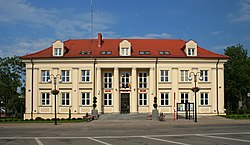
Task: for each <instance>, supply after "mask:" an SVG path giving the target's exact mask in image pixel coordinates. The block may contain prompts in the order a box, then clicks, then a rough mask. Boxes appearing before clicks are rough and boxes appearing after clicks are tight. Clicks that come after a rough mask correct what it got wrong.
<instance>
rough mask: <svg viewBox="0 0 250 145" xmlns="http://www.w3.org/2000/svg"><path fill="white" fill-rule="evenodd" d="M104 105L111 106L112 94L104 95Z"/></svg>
mask: <svg viewBox="0 0 250 145" xmlns="http://www.w3.org/2000/svg"><path fill="white" fill-rule="evenodd" d="M104 105H105V106H111V105H112V94H104Z"/></svg>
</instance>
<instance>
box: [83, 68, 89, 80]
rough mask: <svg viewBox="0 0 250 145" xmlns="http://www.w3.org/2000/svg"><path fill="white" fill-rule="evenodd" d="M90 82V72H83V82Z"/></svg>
mask: <svg viewBox="0 0 250 145" xmlns="http://www.w3.org/2000/svg"><path fill="white" fill-rule="evenodd" d="M89 81H90V71H89V70H82V82H89Z"/></svg>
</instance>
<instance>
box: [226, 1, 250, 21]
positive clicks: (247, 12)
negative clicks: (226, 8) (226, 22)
mask: <svg viewBox="0 0 250 145" xmlns="http://www.w3.org/2000/svg"><path fill="white" fill-rule="evenodd" d="M239 6H240V9H239V11H238V13H236V14H228V15H227V17H228V18H230V19H231V20H233V21H250V0H241V1H240V2H239Z"/></svg>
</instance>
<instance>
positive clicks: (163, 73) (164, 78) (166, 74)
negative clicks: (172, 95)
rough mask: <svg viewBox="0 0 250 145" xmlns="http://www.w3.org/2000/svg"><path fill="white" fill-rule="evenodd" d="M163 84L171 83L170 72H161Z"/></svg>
mask: <svg viewBox="0 0 250 145" xmlns="http://www.w3.org/2000/svg"><path fill="white" fill-rule="evenodd" d="M160 72H161V82H169V76H168V74H169V73H168V72H169V71H168V70H161V71H160Z"/></svg>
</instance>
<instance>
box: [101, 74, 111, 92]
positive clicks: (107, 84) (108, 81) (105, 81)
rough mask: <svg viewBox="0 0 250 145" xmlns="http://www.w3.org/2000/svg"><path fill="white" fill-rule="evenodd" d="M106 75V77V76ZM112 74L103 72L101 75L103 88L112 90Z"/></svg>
mask: <svg viewBox="0 0 250 145" xmlns="http://www.w3.org/2000/svg"><path fill="white" fill-rule="evenodd" d="M106 74H107V75H106ZM112 75H113V74H112V72H104V73H103V88H105V89H112V85H113V83H112V82H113V76H112Z"/></svg>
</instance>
